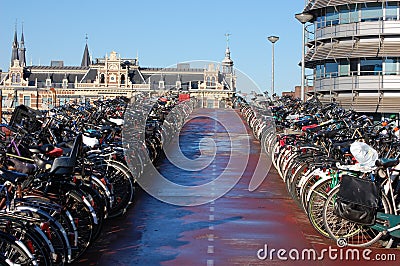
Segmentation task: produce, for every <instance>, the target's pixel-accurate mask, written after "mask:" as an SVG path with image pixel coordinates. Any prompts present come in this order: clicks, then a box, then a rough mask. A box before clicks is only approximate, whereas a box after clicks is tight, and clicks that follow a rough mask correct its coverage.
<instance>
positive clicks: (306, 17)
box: [294, 12, 314, 24]
mask: <svg viewBox="0 0 400 266" xmlns="http://www.w3.org/2000/svg"><path fill="white" fill-rule="evenodd" d="M294 17H295V18H296V19H297V20H298V21H299V22H300V23H301V24H305V23H307V22H309V21H311V20H312V19H313V18H314V16H313V15H312V14H310V13H305V12H303V13H299V14H296V15H295V16H294Z"/></svg>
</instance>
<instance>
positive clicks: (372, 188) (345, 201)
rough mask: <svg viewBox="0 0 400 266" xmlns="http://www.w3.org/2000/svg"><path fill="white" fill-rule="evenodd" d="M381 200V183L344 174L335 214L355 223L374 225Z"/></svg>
mask: <svg viewBox="0 0 400 266" xmlns="http://www.w3.org/2000/svg"><path fill="white" fill-rule="evenodd" d="M380 200H381V194H380V188H379V184H377V183H376V182H372V181H371V180H366V179H362V178H358V177H352V176H348V175H344V176H343V177H342V181H341V182H340V187H339V193H338V194H337V198H336V202H335V205H334V214H335V215H337V216H339V217H341V218H343V219H346V220H349V221H351V222H354V223H358V224H363V225H373V224H374V223H375V219H376V213H377V210H378V206H379V203H380Z"/></svg>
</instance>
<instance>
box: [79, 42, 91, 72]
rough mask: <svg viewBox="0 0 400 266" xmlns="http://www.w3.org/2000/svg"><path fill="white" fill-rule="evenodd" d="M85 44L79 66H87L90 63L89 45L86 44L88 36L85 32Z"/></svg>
mask: <svg viewBox="0 0 400 266" xmlns="http://www.w3.org/2000/svg"><path fill="white" fill-rule="evenodd" d="M85 39H86V45H85V51H84V52H83V57H82V63H81V66H83V67H88V66H89V65H90V55H89V47H88V44H87V40H88V36H87V34H86V38H85Z"/></svg>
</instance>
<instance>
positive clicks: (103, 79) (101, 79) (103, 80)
mask: <svg viewBox="0 0 400 266" xmlns="http://www.w3.org/2000/svg"><path fill="white" fill-rule="evenodd" d="M104 82H105V78H104V74H101V76H100V83H104Z"/></svg>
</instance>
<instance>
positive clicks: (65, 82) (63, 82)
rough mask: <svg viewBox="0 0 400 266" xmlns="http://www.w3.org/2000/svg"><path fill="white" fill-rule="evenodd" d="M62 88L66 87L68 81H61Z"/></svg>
mask: <svg viewBox="0 0 400 266" xmlns="http://www.w3.org/2000/svg"><path fill="white" fill-rule="evenodd" d="M62 86H63V88H64V89H65V88H67V87H68V79H63V81H62Z"/></svg>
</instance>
